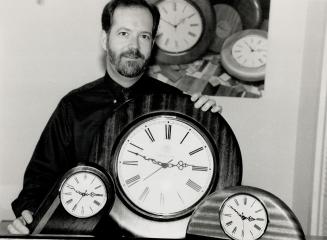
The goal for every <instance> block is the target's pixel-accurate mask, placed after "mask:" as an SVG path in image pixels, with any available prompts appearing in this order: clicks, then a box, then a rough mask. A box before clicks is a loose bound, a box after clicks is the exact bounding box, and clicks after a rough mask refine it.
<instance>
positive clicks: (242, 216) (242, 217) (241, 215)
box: [229, 206, 246, 220]
mask: <svg viewBox="0 0 327 240" xmlns="http://www.w3.org/2000/svg"><path fill="white" fill-rule="evenodd" d="M229 207H230V208H231V209H233V210H234V212H236V213H237V215H238V216H240V218H241V219H242V220H244V219H246V217H245V216H244V215H243V213H242V214H240V213H239V212H238V211H237V210H236V209H235V208H234V207H233V206H229Z"/></svg>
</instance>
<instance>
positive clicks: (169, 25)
mask: <svg viewBox="0 0 327 240" xmlns="http://www.w3.org/2000/svg"><path fill="white" fill-rule="evenodd" d="M157 7H158V9H159V11H160V15H161V17H160V23H159V28H158V37H157V40H156V43H157V46H158V47H159V48H160V49H161V50H163V51H166V52H169V53H175V54H177V53H181V52H184V51H186V50H189V49H190V48H192V47H193V46H194V45H195V44H196V43H197V42H198V41H199V39H200V37H201V34H202V31H203V22H202V18H201V15H200V13H199V11H198V10H197V9H196V8H195V7H194V6H193V5H191V4H190V3H189V2H188V1H186V0H178V1H176V0H162V1H160V2H159V3H158V4H157Z"/></svg>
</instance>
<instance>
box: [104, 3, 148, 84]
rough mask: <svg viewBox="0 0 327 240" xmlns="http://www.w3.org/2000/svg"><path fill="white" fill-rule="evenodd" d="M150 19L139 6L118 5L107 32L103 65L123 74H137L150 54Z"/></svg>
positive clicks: (125, 75)
mask: <svg viewBox="0 0 327 240" xmlns="http://www.w3.org/2000/svg"><path fill="white" fill-rule="evenodd" d="M152 24H153V19H152V15H151V13H150V11H149V10H148V9H146V8H141V7H118V8H116V10H115V12H114V15H113V22H112V26H111V28H110V30H109V32H108V34H107V42H106V49H107V53H108V54H107V68H108V70H109V71H113V72H115V73H117V72H118V73H119V74H120V75H122V76H124V77H129V78H134V77H137V76H139V75H141V74H142V73H143V72H144V71H145V69H146V67H147V63H148V60H149V58H150V55H151V49H152V46H153V38H152Z"/></svg>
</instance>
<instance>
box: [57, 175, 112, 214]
mask: <svg viewBox="0 0 327 240" xmlns="http://www.w3.org/2000/svg"><path fill="white" fill-rule="evenodd" d="M60 201H61V203H62V205H63V207H64V209H65V210H66V211H67V212H68V213H69V214H71V215H73V216H75V217H77V218H88V217H91V216H94V215H95V214H97V213H98V212H99V211H100V210H101V209H102V208H103V207H104V206H105V204H106V202H107V190H106V186H105V184H104V182H103V181H102V180H101V179H100V178H99V176H97V175H96V174H94V173H92V172H88V171H81V172H76V173H74V174H72V175H71V176H70V177H68V178H67V179H65V180H64V182H63V183H62V186H61V188H60Z"/></svg>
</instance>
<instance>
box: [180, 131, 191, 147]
mask: <svg viewBox="0 0 327 240" xmlns="http://www.w3.org/2000/svg"><path fill="white" fill-rule="evenodd" d="M189 133H190V131H188V132H187V133H186V134H185V136H184V137H183V139H182V141H181V142H180V143H179V144H182V143H183V142H184V140H185V138H186V137H187V135H188V134H189Z"/></svg>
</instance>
